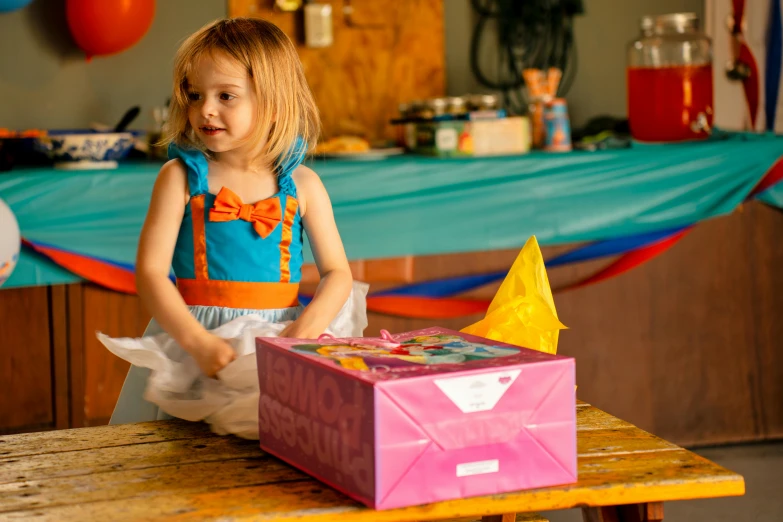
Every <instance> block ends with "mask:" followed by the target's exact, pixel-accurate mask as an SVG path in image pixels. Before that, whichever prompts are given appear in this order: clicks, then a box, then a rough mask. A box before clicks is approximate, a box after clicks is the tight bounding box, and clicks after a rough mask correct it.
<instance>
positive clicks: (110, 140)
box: [34, 131, 134, 170]
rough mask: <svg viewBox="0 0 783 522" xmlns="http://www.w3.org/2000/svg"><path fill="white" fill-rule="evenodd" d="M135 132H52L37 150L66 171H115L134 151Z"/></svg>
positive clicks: (40, 140) (43, 139)
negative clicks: (121, 161) (119, 162)
mask: <svg viewBox="0 0 783 522" xmlns="http://www.w3.org/2000/svg"><path fill="white" fill-rule="evenodd" d="M133 140H134V135H133V133H132V132H97V131H49V132H48V135H47V136H45V137H42V138H38V139H36V140H35V145H34V146H35V149H36V150H37V151H38V152H41V153H43V154H45V155H46V156H47V157H48V158H49V159H50V160H52V161H53V162H54V167H55V168H58V169H66V170H81V169H114V168H117V164H118V163H117V162H118V161H119V160H121V159H123V158H125V157H126V156H127V155H128V153H129V152H130V151H131V149H132V148H133Z"/></svg>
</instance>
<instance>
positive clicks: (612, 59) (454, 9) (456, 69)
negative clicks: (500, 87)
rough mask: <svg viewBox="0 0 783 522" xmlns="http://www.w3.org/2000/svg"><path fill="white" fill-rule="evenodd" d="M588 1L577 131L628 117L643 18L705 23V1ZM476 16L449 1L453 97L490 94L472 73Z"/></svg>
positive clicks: (582, 26)
mask: <svg viewBox="0 0 783 522" xmlns="http://www.w3.org/2000/svg"><path fill="white" fill-rule="evenodd" d="M583 1H584V8H585V14H584V15H583V16H580V17H578V18H576V20H575V22H574V32H575V41H576V48H577V52H578V67H579V69H578V73H577V76H576V80H575V82H574V85H573V87H572V88H571V91H570V92H569V93H568V95H567V99H568V102H569V110H570V113H571V119H572V122H573V124H574V125H582V124H584V123H585V122H586V121H587V120H588V119H589V118H590V117H593V116H596V115H611V116H621V117H623V116H625V114H626V107H625V104H626V98H625V48H626V45H627V44H628V42H630V41H632V40H633V39H634V38H635V37H636V35H637V34H638V33H639V19H640V18H641V17H642V16H644V15H647V14H664V13H673V12H695V13H697V14H698V15H699V17H700V18H701V19H702V20H703V18H704V0H583ZM473 15H474V13H473V9H472V8H471V6H470V0H445V13H444V16H445V26H446V89H447V91H448V93H449V94H451V95H460V94H465V93H467V92H483V91H486V89H484V88H482V87H481V86H480V85H479V84H478V82H477V81H476V80H475V79H474V78H473V75H472V73H471V71H470V61H469V60H470V39H471V35H472V30H473ZM493 37H494V34H488V35H487V38H493ZM484 51H485V52H483V53H482V55H481V56H482V60H486V63H487V64H492V63H494V61H495V55H494V53H493V52H491V49H484Z"/></svg>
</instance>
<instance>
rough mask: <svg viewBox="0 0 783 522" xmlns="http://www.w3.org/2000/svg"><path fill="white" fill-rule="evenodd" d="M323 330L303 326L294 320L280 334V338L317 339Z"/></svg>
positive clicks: (301, 322) (300, 322)
mask: <svg viewBox="0 0 783 522" xmlns="http://www.w3.org/2000/svg"><path fill="white" fill-rule="evenodd" d="M322 333H324V332H323V329H321V328H317V327H314V326H310V325H306V324H303V321H300V320H296V321H294V322H293V323H291V324H289V325H288V326H286V327H285V329H284V330H283V331H282V332H280V337H290V338H292V339H318V336H319V335H321V334H322Z"/></svg>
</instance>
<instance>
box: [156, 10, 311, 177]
mask: <svg viewBox="0 0 783 522" xmlns="http://www.w3.org/2000/svg"><path fill="white" fill-rule="evenodd" d="M215 52H222V53H225V54H226V55H228V56H229V57H231V58H232V59H233V60H236V62H237V63H239V64H240V65H241V66H243V67H244V68H245V69H246V70H247V72H248V75H249V76H250V80H251V82H252V85H253V87H254V88H255V94H256V97H257V100H258V113H257V114H256V130H255V131H254V132H253V133H252V134H251V136H250V137H249V140H251V141H252V142H255V143H261V142H262V141H265V142H266V146H265V147H264V148H263V149H262V150H260V151H259V152H258V156H257V157H256V158H254V160H256V161H257V162H258V163H261V164H263V165H266V166H275V167H277V166H279V165H280V164H282V163H283V162H284V161H285V160H286V159H287V157H288V154H289V153H291V149H292V147H293V146H294V144H295V143H296V141H297V138H301V139H302V140H303V142H304V143H303V145H304V148H305V150H310V149H312V147H313V146H314V145H315V142H316V140H317V139H318V133H319V127H320V119H319V116H318V108H317V107H316V104H315V100H314V99H313V95H312V93H311V92H310V88H309V87H308V85H307V80H306V79H305V75H304V71H303V70H302V63H301V62H300V60H299V56H298V55H297V53H296V48H295V47H294V45H293V43H292V42H291V40H290V39H289V38H288V36H286V34H285V33H284V32H283V31H281V30H280V29H279V28H278V27H277V26H276V25H274V24H273V23H271V22H267V21H265V20H260V19H256V18H228V19H224V20H216V21H215V22H212V23H210V24H207V25H205V26H204V27H202V28H201V29H199V30H198V31H196V32H195V33H194V34H192V35H191V36H189V37H188V38H187V39H186V40H185V41H184V42H183V43H182V45H181V46H180V48H179V50H178V51H177V55H176V58H175V61H174V95H173V96H172V98H171V105H170V107H169V118H168V121H167V122H166V127H165V128H164V135H163V139H162V142H163V143H164V144H169V143H172V142H173V143H176V144H177V145H180V146H183V147H186V148H198V149H201V150H204V146H203V144H201V142H200V141H199V140H198V139H197V138H196V136H195V132H194V130H193V128H192V127H191V125H190V122H189V121H188V105H189V104H190V100H189V97H188V75H189V74H191V73H192V71H193V68H194V66H195V64H196V63H197V61H198V60H199V59H200V58H201V57H203V56H205V55H211V54H212V53H215ZM205 152H206V151H205Z"/></svg>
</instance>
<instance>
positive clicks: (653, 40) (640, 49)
mask: <svg viewBox="0 0 783 522" xmlns="http://www.w3.org/2000/svg"><path fill="white" fill-rule="evenodd" d="M627 65H628V68H627V89H628V120H629V124H630V127H631V135H632V136H633V137H634V139H636V140H639V141H645V142H676V141H685V140H694V139H703V138H706V137H707V136H708V135H709V133H710V131H711V128H712V120H713V87H712V46H711V43H710V39H709V38H708V37H707V36H706V35H705V34H704V33H702V32H701V30H700V29H699V19H698V17H697V16H696V15H695V14H693V13H675V14H667V15H662V16H646V17H644V18H642V21H641V35H640V36H639V38H638V39H636V40H635V41H633V42H632V43H631V44H630V46H629V47H628V59H627Z"/></svg>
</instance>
